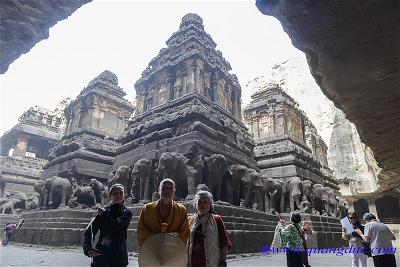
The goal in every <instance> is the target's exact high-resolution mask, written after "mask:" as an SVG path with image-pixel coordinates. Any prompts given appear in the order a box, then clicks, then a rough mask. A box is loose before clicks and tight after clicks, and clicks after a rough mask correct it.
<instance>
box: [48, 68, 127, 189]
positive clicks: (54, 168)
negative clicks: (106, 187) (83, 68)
mask: <svg viewBox="0 0 400 267" xmlns="http://www.w3.org/2000/svg"><path fill="white" fill-rule="evenodd" d="M125 95H126V93H125V92H124V91H123V90H122V88H120V87H119V86H118V78H117V76H116V75H115V74H114V73H112V72H110V71H104V72H102V73H101V74H100V75H99V76H98V77H96V78H95V79H93V80H92V81H91V82H90V83H89V84H88V86H87V87H86V88H84V89H83V90H82V92H81V93H80V94H79V95H78V97H77V98H76V99H75V100H74V101H72V102H71V104H70V105H69V106H68V107H67V108H66V109H65V116H66V124H67V125H66V130H65V135H64V136H63V138H62V140H61V141H60V142H58V143H57V145H56V146H55V147H54V149H53V151H52V153H50V156H49V158H50V161H49V163H48V164H47V165H46V166H45V167H44V172H43V174H42V177H44V178H47V177H51V176H54V175H55V176H57V175H58V174H59V172H60V171H61V172H63V171H66V170H70V171H72V172H73V175H74V177H76V178H78V182H79V183H81V182H84V183H88V182H89V181H90V178H97V179H99V180H100V181H102V182H105V181H106V180H107V178H108V175H109V173H110V171H111V166H112V164H113V162H114V156H115V150H116V147H117V146H118V145H119V143H118V142H117V141H116V139H117V137H118V135H119V134H120V133H121V132H122V131H123V130H124V128H125V126H126V121H127V120H128V118H129V116H130V115H131V114H132V113H133V111H134V108H133V106H132V105H131V104H130V103H129V102H128V101H127V100H126V99H124V98H123V97H124V96H125Z"/></svg>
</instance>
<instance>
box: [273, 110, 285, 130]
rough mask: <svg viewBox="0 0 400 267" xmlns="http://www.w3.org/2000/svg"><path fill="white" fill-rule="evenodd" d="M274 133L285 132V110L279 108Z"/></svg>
mask: <svg viewBox="0 0 400 267" xmlns="http://www.w3.org/2000/svg"><path fill="white" fill-rule="evenodd" d="M274 134H279V135H283V134H285V114H284V113H283V110H277V111H276V115H275V121H274Z"/></svg>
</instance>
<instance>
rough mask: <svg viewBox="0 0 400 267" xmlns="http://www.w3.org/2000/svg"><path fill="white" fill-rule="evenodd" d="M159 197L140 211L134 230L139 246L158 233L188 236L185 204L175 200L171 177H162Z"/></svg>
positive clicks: (185, 238) (182, 237) (184, 240)
mask: <svg viewBox="0 0 400 267" xmlns="http://www.w3.org/2000/svg"><path fill="white" fill-rule="evenodd" d="M159 193H160V196H161V198H160V199H159V200H157V201H153V202H150V203H148V204H146V205H145V206H144V207H143V209H142V211H141V213H140V218H139V222H138V226H137V230H136V237H137V241H138V244H139V246H142V245H143V243H144V241H145V240H146V239H147V238H148V237H150V236H151V235H154V234H158V233H172V234H174V235H176V236H177V237H179V238H180V239H182V241H183V242H185V243H186V241H187V240H188V238H189V234H190V230H189V221H188V214H187V210H186V208H185V206H183V205H182V204H179V203H177V202H175V201H174V200H173V199H174V195H175V183H174V181H172V180H171V179H164V180H162V181H161V183H160V187H159Z"/></svg>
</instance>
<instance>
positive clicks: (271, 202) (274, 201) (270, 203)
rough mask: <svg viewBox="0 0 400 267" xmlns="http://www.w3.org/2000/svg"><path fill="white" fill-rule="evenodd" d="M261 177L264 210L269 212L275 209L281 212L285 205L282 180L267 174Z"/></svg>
mask: <svg viewBox="0 0 400 267" xmlns="http://www.w3.org/2000/svg"><path fill="white" fill-rule="evenodd" d="M261 179H262V183H263V193H264V200H265V204H264V206H265V211H266V212H270V213H274V212H275V211H278V212H279V213H280V212H282V211H283V210H284V207H285V205H284V203H285V202H284V201H285V198H284V196H283V190H282V182H281V181H279V180H278V179H274V178H270V177H267V176H262V177H261Z"/></svg>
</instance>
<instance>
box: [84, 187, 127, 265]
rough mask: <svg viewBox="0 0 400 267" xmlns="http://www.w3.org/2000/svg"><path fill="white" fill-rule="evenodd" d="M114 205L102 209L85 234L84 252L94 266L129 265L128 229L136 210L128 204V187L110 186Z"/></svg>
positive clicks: (110, 194) (110, 195)
mask: <svg viewBox="0 0 400 267" xmlns="http://www.w3.org/2000/svg"><path fill="white" fill-rule="evenodd" d="M109 197H110V200H111V205H110V206H108V207H106V208H105V209H103V208H98V214H97V216H96V217H95V219H94V220H93V222H92V223H91V224H90V225H89V226H88V228H87V229H86V231H85V235H84V242H83V252H84V254H85V255H86V256H88V257H91V258H93V261H92V264H91V266H92V267H126V266H127V265H128V249H127V246H126V238H127V230H128V226H129V223H130V221H131V219H132V212H130V211H129V210H128V209H127V208H126V207H125V206H124V199H125V194H124V186H123V185H122V184H114V185H112V186H111V187H110V191H109ZM98 231H100V236H99V238H98V242H97V245H95V248H93V247H92V243H93V241H94V240H95V237H96V234H98Z"/></svg>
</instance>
